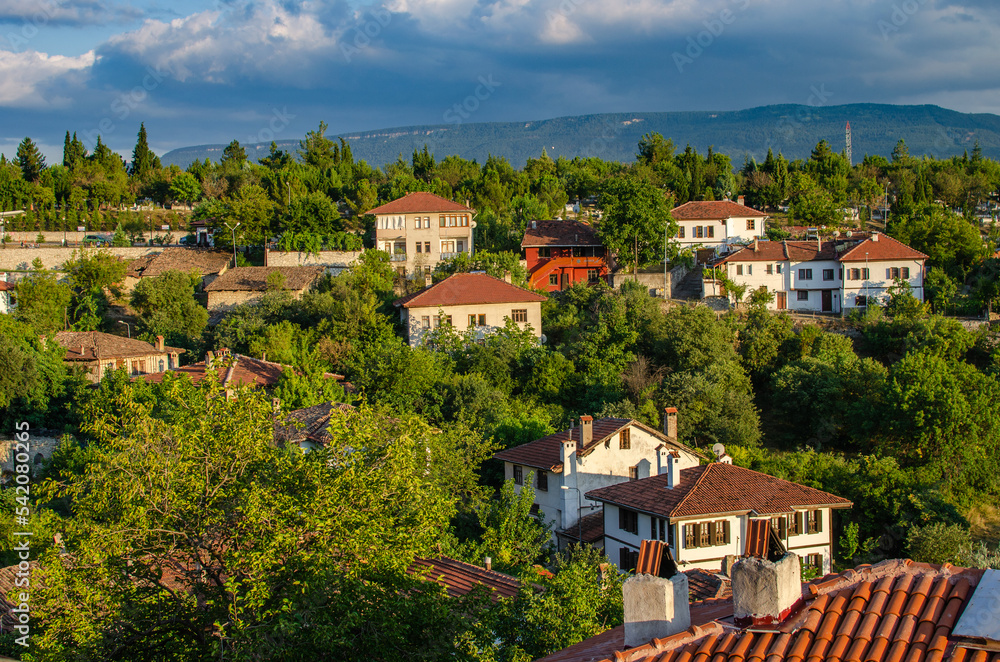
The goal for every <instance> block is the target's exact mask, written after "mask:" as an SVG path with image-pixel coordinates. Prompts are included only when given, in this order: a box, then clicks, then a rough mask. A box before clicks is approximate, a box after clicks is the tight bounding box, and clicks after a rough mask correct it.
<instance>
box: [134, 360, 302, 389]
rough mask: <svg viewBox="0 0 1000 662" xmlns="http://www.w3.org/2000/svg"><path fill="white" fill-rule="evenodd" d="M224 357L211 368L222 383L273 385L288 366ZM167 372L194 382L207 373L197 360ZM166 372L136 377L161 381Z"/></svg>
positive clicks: (203, 365)
mask: <svg viewBox="0 0 1000 662" xmlns="http://www.w3.org/2000/svg"><path fill="white" fill-rule="evenodd" d="M225 359H226V357H225V356H219V357H217V358H216V359H215V365H216V366H217V367H213V368H212V370H214V371H215V373H216V375H218V377H219V380H220V381H221V383H222V384H223V385H230V384H232V385H236V386H247V385H249V386H274V385H275V384H277V383H278V379H279V378H280V377H281V373H282V372H284V370H285V368H286V367H290V366H285V365H282V364H281V363H274V362H272V361H264V360H262V359H254V358H250V357H249V356H243V355H242V354H237V355H236V361H235V362H231V361H227V360H225ZM168 372H170V373H172V374H175V375H187V376H188V377H190V378H191V381H192V382H194V383H195V384H197V383H198V382H200V381H201V380H203V379H205V375H206V374H207V373H208V371H207V370H206V367H205V361H199V362H198V363H192V364H191V365H186V366H181V367H180V368H177V369H176V370H170V371H168ZM166 374H167V372H154V373H151V374H148V375H139V376H138V377H136V379H143V380H145V381H147V382H153V383H159V382H162V381H163V376H164V375H166Z"/></svg>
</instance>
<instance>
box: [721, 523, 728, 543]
mask: <svg viewBox="0 0 1000 662" xmlns="http://www.w3.org/2000/svg"><path fill="white" fill-rule="evenodd" d="M722 535H723V538H724V540H723V543H724V544H726V545H728V544H729V543H730V538H729V520H725V521H724V522H723V523H722Z"/></svg>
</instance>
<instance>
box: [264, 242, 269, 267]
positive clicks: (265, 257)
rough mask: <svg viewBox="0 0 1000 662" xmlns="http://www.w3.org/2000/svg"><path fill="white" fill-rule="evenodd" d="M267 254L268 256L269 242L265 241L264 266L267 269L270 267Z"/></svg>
mask: <svg viewBox="0 0 1000 662" xmlns="http://www.w3.org/2000/svg"><path fill="white" fill-rule="evenodd" d="M267 254H268V250H267V241H265V242H264V266H265V267H266V266H268V264H267Z"/></svg>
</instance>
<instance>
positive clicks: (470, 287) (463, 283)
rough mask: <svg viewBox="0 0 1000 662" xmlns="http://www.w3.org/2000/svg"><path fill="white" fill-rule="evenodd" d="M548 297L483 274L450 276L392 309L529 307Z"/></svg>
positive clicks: (398, 302)
mask: <svg viewBox="0 0 1000 662" xmlns="http://www.w3.org/2000/svg"><path fill="white" fill-rule="evenodd" d="M547 299H548V297H546V296H544V295H541V294H536V293H535V292H529V291H528V290H525V289H523V288H520V287H517V286H516V285H511V284H510V283H507V282H504V281H503V280H500V279H499V278H494V277H493V276H489V275H487V274H452V275H451V276H448V277H447V278H445V279H444V280H442V281H439V282H437V283H434V284H433V285H431V286H430V287H428V288H426V289H424V290H421V291H420V292H417V293H416V294H411V295H410V296H406V297H403V298H402V299H397V300H396V301H394V302H393V305H394V306H402V307H403V308H422V307H426V306H467V305H475V304H490V303H529V302H535V301H537V302H542V301H546V300H547Z"/></svg>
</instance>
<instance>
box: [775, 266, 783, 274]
mask: <svg viewBox="0 0 1000 662" xmlns="http://www.w3.org/2000/svg"><path fill="white" fill-rule="evenodd" d="M774 267H775V271H777V272H778V273H779V274H780V273H781V269H782V265H780V264H776V265H774Z"/></svg>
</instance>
